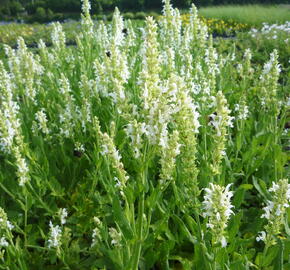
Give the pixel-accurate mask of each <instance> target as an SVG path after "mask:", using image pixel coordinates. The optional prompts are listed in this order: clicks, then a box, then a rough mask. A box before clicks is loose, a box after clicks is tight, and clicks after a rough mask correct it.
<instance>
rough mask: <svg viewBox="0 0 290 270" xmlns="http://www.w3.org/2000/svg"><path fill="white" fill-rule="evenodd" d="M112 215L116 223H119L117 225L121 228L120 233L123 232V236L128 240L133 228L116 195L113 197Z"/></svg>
mask: <svg viewBox="0 0 290 270" xmlns="http://www.w3.org/2000/svg"><path fill="white" fill-rule="evenodd" d="M113 215H114V218H115V222H116V224H118V225H119V227H120V228H121V230H122V233H123V234H124V236H125V238H126V239H127V240H130V239H132V238H133V235H134V233H133V230H132V228H131V226H130V223H129V221H128V220H127V218H126V217H125V215H124V211H123V210H122V208H121V205H120V201H119V198H118V197H117V196H115V197H114V199H113Z"/></svg>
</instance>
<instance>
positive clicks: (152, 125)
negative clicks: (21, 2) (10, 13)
mask: <svg viewBox="0 0 290 270" xmlns="http://www.w3.org/2000/svg"><path fill="white" fill-rule="evenodd" d="M89 7H90V6H89V2H88V1H86V0H84V1H83V8H82V10H83V14H82V21H81V26H80V29H78V33H77V34H76V35H75V37H76V38H75V39H76V46H67V36H66V34H65V32H64V31H63V27H62V25H61V24H60V23H55V24H53V25H52V26H50V27H51V28H47V26H46V27H45V26H42V27H43V29H44V30H46V31H47V30H48V29H50V32H51V41H50V42H51V45H52V46H51V47H48V46H46V45H47V44H45V42H43V41H42V40H40V41H39V42H38V46H37V50H36V49H35V50H30V49H29V48H27V46H26V44H25V42H24V40H23V38H19V39H18V45H17V48H16V49H13V48H11V47H9V46H8V45H5V46H4V50H5V54H6V56H5V57H4V58H3V61H0V93H1V95H0V104H1V107H0V160H1V162H0V195H1V196H0V260H1V264H0V268H2V269H11V270H16V269H17V270H18V269H21V270H26V269H27V270H28V269H32V270H33V269H112V270H114V269H118V270H119V269H130V270H137V269H205V270H213V269H214V270H217V269H224V270H226V269H230V270H233V269H234V270H236V269H261V270H278V269H287V267H288V268H289V264H290V262H289V252H288V251H289V249H290V232H289V221H290V220H289V214H290V213H289V207H290V205H289V204H290V184H289V181H288V179H286V177H287V176H286V174H287V171H286V170H287V166H288V164H287V162H288V160H287V159H288V157H287V154H286V153H285V151H284V148H283V147H284V146H285V138H288V137H289V129H286V128H285V125H287V123H288V121H289V98H288V97H287V94H288V91H287V90H288V89H286V88H285V87H284V86H285V85H283V83H281V81H280V78H281V74H280V73H281V72H284V71H285V70H284V67H283V66H281V65H280V64H279V62H278V57H279V56H278V51H277V50H274V51H273V52H271V53H270V54H269V55H266V56H264V57H266V60H265V61H264V62H262V63H255V62H254V61H253V57H252V52H251V50H250V49H247V50H243V51H239V50H238V49H237V46H236V47H235V46H231V47H230V46H228V44H226V43H225V45H224V46H225V47H227V48H226V49H225V50H223V51H218V49H219V50H221V48H219V46H218V47H217V48H215V47H214V44H215V40H213V39H212V37H210V36H209V35H208V31H207V27H206V25H205V24H204V23H203V21H202V20H201V19H200V18H199V17H198V14H197V10H196V8H195V6H192V8H191V13H190V20H189V23H188V24H187V25H184V28H182V18H181V15H180V13H179V11H178V10H177V9H173V8H172V6H171V4H170V2H169V1H168V0H167V1H165V5H164V9H163V16H162V17H161V18H160V21H159V22H158V24H157V22H156V21H155V20H154V19H153V18H152V17H148V18H147V19H146V22H145V23H143V24H141V25H136V26H135V25H133V24H132V22H131V21H124V20H123V18H122V16H121V15H120V12H119V10H118V9H116V10H115V13H114V16H113V19H112V22H111V23H107V24H105V23H104V22H99V23H98V24H97V25H94V23H93V21H92V20H91V17H90V13H89ZM25 27H31V26H25ZM28 31H31V30H29V28H28ZM221 47H222V46H221Z"/></svg>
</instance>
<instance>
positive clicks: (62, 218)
mask: <svg viewBox="0 0 290 270" xmlns="http://www.w3.org/2000/svg"><path fill="white" fill-rule="evenodd" d="M59 212H60V223H61V225H64V224H65V223H66V219H67V216H68V213H67V210H66V208H61V209H60V211H59Z"/></svg>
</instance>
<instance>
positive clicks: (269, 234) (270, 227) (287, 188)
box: [256, 179, 290, 247]
mask: <svg viewBox="0 0 290 270" xmlns="http://www.w3.org/2000/svg"><path fill="white" fill-rule="evenodd" d="M269 192H270V194H271V195H272V199H271V200H268V201H267V204H266V206H265V207H264V208H263V211H264V214H263V215H262V216H261V218H265V219H266V220H267V222H268V224H267V225H266V226H265V231H262V232H260V235H259V236H258V237H257V238H256V239H257V241H264V242H265V244H266V247H269V246H272V245H275V244H276V239H275V238H276V237H277V236H278V235H279V234H280V233H281V232H282V228H283V226H284V224H285V222H287V221H286V220H285V216H286V212H287V208H289V207H290V184H289V182H288V179H280V180H279V181H278V182H277V183H275V182H273V185H272V187H271V188H269Z"/></svg>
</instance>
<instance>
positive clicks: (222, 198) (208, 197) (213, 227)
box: [203, 183, 234, 247]
mask: <svg viewBox="0 0 290 270" xmlns="http://www.w3.org/2000/svg"><path fill="white" fill-rule="evenodd" d="M230 187H231V184H229V185H227V186H226V187H223V186H219V185H216V184H213V183H210V185H209V188H205V195H204V201H203V210H204V213H203V216H204V217H205V218H207V223H206V227H207V228H209V230H210V231H211V233H212V242H213V244H218V243H220V244H221V246H222V247H226V246H227V240H226V228H227V225H228V221H229V218H230V216H231V215H232V214H233V211H232V208H233V207H234V206H233V205H232V204H231V197H232V196H233V192H232V191H230V190H229V189H230Z"/></svg>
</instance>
